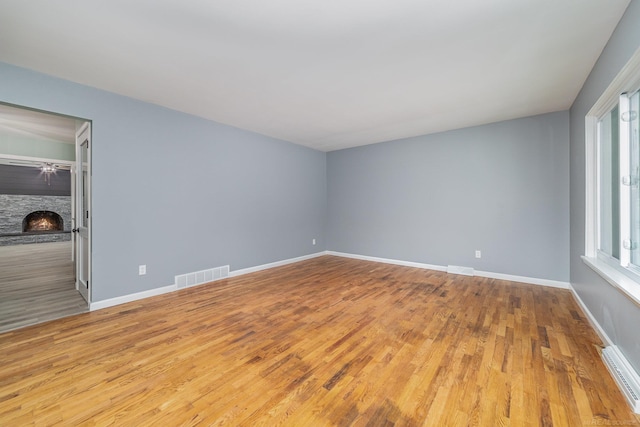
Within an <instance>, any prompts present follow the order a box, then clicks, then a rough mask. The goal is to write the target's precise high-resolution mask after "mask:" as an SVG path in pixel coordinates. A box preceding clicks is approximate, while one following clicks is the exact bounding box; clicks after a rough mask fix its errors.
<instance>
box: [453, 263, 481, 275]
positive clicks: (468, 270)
mask: <svg viewBox="0 0 640 427" xmlns="http://www.w3.org/2000/svg"><path fill="white" fill-rule="evenodd" d="M447 273H449V274H463V275H465V276H473V275H474V274H475V271H474V270H473V268H472V267H460V266H459V265H447Z"/></svg>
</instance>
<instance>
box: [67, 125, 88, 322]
mask: <svg viewBox="0 0 640 427" xmlns="http://www.w3.org/2000/svg"><path fill="white" fill-rule="evenodd" d="M85 144H86V145H87V148H86V150H87V151H86V159H85V161H84V162H83V156H82V154H83V148H82V146H83V145H85ZM91 145H92V144H91V122H90V121H84V122H83V123H81V124H80V125H78V126H76V161H75V165H74V166H73V167H72V169H71V170H72V181H73V183H74V185H75V188H74V190H73V193H74V199H73V204H74V208H75V209H74V211H73V213H72V214H73V215H72V219H71V221H72V226H73V235H74V237H73V239H72V240H73V248H74V249H73V250H74V254H75V256H74V261H75V268H76V283H75V285H76V290H77V291H78V292H80V294H81V295H82V296H83V297H84V299H85V300H86V301H87V304H88V306H89V309H91V294H92V292H91V288H92V286H91V285H92V283H93V280H92V277H91V270H92V269H91V267H92V265H91V264H92V262H91V258H92V256H91V252H92V251H91V235H92V232H91V229H92V227H91V223H92V218H91V213H92V212H91V211H92V208H91ZM85 170H86V175H84V172H85ZM83 177H85V179H83ZM85 196H86V204H85V203H83V197H85ZM85 206H86V211H85V210H84V207H85ZM85 214H86V220H87V221H86V226H84V225H83V224H84V223H83V219H84V217H85ZM76 234H78V236H76ZM85 240H86V241H85ZM85 244H86V246H87V248H86V251H85V250H83V249H84V247H83V245H85ZM83 256H86V257H87V259H86V261H85V260H84V259H83ZM85 264H86V269H87V271H86V272H85V271H84V266H85ZM84 277H86V284H85V283H84V281H83V278H84Z"/></svg>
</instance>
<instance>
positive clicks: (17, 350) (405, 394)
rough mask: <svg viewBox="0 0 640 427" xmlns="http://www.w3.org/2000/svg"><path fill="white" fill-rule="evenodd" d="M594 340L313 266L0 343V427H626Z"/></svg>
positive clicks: (534, 310) (479, 284) (505, 305)
mask: <svg viewBox="0 0 640 427" xmlns="http://www.w3.org/2000/svg"><path fill="white" fill-rule="evenodd" d="M600 345H601V342H600V340H599V339H598V338H597V336H596V335H595V333H594V331H593V330H592V329H591V327H590V326H589V324H588V323H587V320H586V319H585V316H584V314H583V313H582V312H581V311H580V309H579V308H578V307H577V306H576V304H575V303H574V301H573V299H572V296H571V294H570V292H569V291H567V290H561V289H554V288H546V287H542V286H534V285H524V284H518V283H513V282H506V281H499V280H493V279H486V278H477V277H466V276H454V275H447V274H445V273H440V272H434V271H429V270H421V269H415V268H409V267H400V266H393V265H386V264H378V263H373V262H368V261H358V260H351V259H345V258H338V257H331V256H323V257H319V258H314V259H312V260H308V261H304V262H300V263H297V264H291V265H288V266H284V267H278V268H274V269H271V270H266V271H262V272H258V273H253V274H248V275H244V276H239V277H236V278H231V279H225V280H221V281H218V282H214V283H212V284H208V285H201V286H198V287H193V288H189V289H186V290H182V291H179V292H174V293H171V294H165V295H161V296H158V297H154V298H150V299H146V300H141V301H137V302H132V303H128V304H124V305H120V306H116V307H111V308H107V309H103V310H98V311H94V312H90V313H85V314H81V315H77V316H73V317H67V318H64V319H59V320H55V321H52V322H48V323H44V324H40V325H36V326H31V327H27V328H24V329H20V330H16V331H12V332H7V333H4V334H2V335H0V358H1V362H0V425H3V426H5V425H6V426H24V425H30V424H37V425H55V424H61V425H100V426H104V425H118V426H121V425H124V426H143V425H162V426H177V425H198V424H200V425H206V426H208V425H231V426H236V425H238V426H258V425H265V426H275V425H288V426H348V425H354V426H365V425H366V426H391V425H395V426H420V425H424V426H449V425H452V426H453V425H460V426H466V425H480V426H509V425H511V426H518V427H520V426H538V425H543V426H551V425H554V426H579V425H626V424H628V425H631V424H638V423H639V419H638V418H636V417H635V415H634V414H633V413H632V412H631V411H630V409H629V407H628V406H627V404H626V401H625V400H624V398H623V397H622V395H621V394H620V392H619V390H618V389H617V388H616V385H615V384H614V382H613V380H612V378H611V377H610V376H609V374H608V372H607V370H606V368H605V367H604V365H603V364H602V362H601V359H600V356H599V348H600ZM622 423H625V424H622Z"/></svg>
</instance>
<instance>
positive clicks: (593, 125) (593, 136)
mask: <svg viewBox="0 0 640 427" xmlns="http://www.w3.org/2000/svg"><path fill="white" fill-rule="evenodd" d="M638 88H640V49H638V50H637V51H636V52H635V54H634V55H633V56H632V57H631V59H630V60H629V62H628V63H627V64H626V65H625V66H624V67H623V68H622V70H621V71H620V73H619V74H618V75H617V76H616V78H615V79H614V80H613V81H612V82H611V84H610V85H609V87H608V88H607V89H606V90H605V91H604V93H603V94H602V96H600V98H599V99H598V101H597V102H596V103H595V104H594V105H593V107H592V108H591V110H589V112H588V113H587V115H586V116H585V178H586V181H585V191H586V193H585V254H584V256H583V257H582V260H583V261H584V262H585V264H587V265H588V266H589V267H590V268H592V269H593V270H594V271H595V272H596V273H598V274H599V275H600V276H601V277H602V278H604V279H605V280H606V281H607V282H608V283H610V284H611V285H612V286H614V287H616V288H618V289H620V290H621V291H622V292H623V293H624V294H626V295H627V296H628V297H629V298H630V299H631V300H632V301H634V302H635V303H636V304H638V305H640V271H638V269H636V268H628V267H629V251H628V250H622V247H621V251H620V261H618V260H616V259H614V258H612V257H609V256H607V255H606V254H604V253H599V251H598V246H599V245H598V239H599V229H600V227H599V224H598V221H599V219H598V217H599V209H598V199H599V195H598V188H599V186H598V174H599V170H598V168H599V161H598V160H599V159H598V121H599V119H601V118H602V117H603V116H604V115H605V114H607V113H609V112H611V110H612V109H613V108H614V107H615V106H616V105H617V104H619V103H620V99H621V98H620V95H621V94H623V93H632V92H634V91H636V90H638ZM622 108H623V105H620V111H624V110H622ZM622 133H623V132H622V129H621V130H620V134H621V135H622ZM627 142H628V141H627ZM622 144H624V141H621V145H622ZM622 149H623V147H622V146H621V147H620V151H622ZM621 167H623V168H626V169H628V168H629V167H628V164H627V165H622V164H621ZM620 175H621V176H625V175H628V172H624V169H621V171H620ZM624 191H626V190H624ZM625 200H628V199H627V198H624V197H622V198H621V205H620V209H621V215H622V216H623V218H621V223H620V227H621V228H622V227H627V228H628V224H629V221H624V216H628V215H629V209H628V208H629V206H627V207H626V208H625V205H626V204H627V201H625ZM625 209H626V210H625ZM625 223H626V224H625ZM623 233H624V230H621V234H622V235H625V234H623ZM620 240H621V242H620V245H621V246H622V245H623V239H622V238H621V239H620Z"/></svg>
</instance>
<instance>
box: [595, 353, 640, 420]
mask: <svg viewBox="0 0 640 427" xmlns="http://www.w3.org/2000/svg"><path fill="white" fill-rule="evenodd" d="M602 359H603V360H604V363H605V365H607V368H609V372H611V375H612V376H613V379H614V380H616V383H618V387H620V390H622V393H623V394H624V396H625V397H626V398H627V401H628V402H629V405H631V408H632V409H633V411H634V412H635V413H636V414H640V378H639V377H638V374H637V373H636V371H635V370H634V369H633V368H632V367H631V366H630V365H629V362H627V359H626V358H625V357H624V356H623V355H622V353H621V352H620V350H619V349H618V347H616V346H613V345H612V346H609V347H607V348H605V349H604V350H602Z"/></svg>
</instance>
